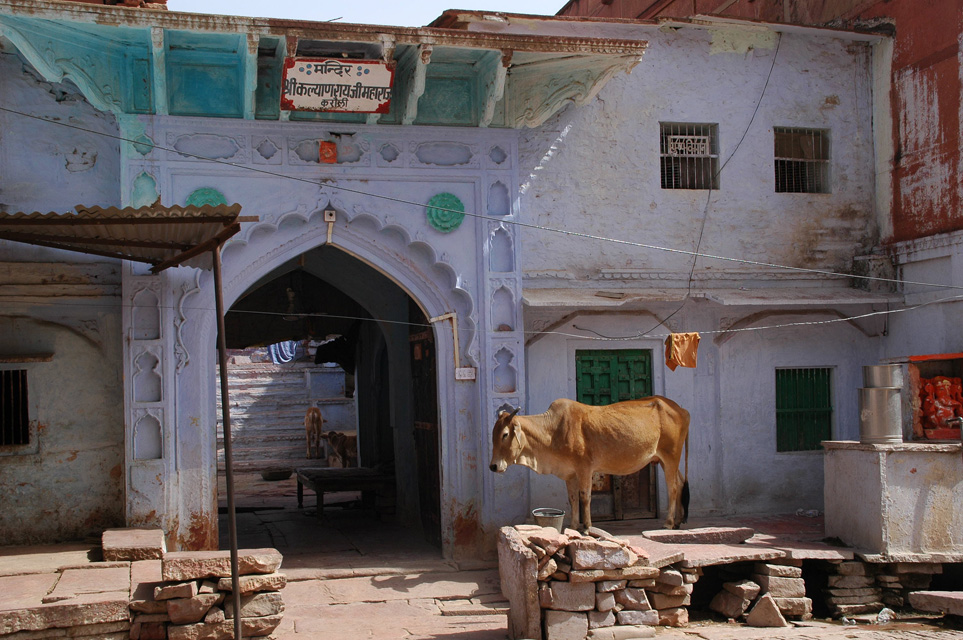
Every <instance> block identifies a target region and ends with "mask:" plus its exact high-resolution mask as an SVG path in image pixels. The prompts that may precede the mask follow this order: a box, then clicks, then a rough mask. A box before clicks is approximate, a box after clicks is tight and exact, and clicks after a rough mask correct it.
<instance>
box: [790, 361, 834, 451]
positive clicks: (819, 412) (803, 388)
mask: <svg viewBox="0 0 963 640" xmlns="http://www.w3.org/2000/svg"><path fill="white" fill-rule="evenodd" d="M832 433H833V395H832V369H828V368H819V369H816V368H812V369H777V370H776V451H811V450H814V449H819V448H821V446H822V445H821V444H820V443H821V442H822V441H823V440H829V439H831V437H832Z"/></svg>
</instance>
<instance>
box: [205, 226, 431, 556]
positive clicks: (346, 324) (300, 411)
mask: <svg viewBox="0 0 963 640" xmlns="http://www.w3.org/2000/svg"><path fill="white" fill-rule="evenodd" d="M225 325H226V332H227V335H226V339H227V344H228V347H229V349H235V350H244V351H234V352H233V353H234V355H235V358H233V359H232V363H231V364H229V367H231V368H232V369H233V370H236V371H235V372H234V373H233V374H232V378H231V379H232V383H231V390H230V392H231V395H232V398H231V402H232V423H236V424H234V428H233V443H234V456H235V465H234V468H235V474H238V473H239V472H240V473H241V474H242V475H243V474H248V476H250V478H249V482H248V483H247V486H248V487H249V491H248V493H247V494H245V492H244V491H243V485H244V478H241V480H240V481H239V484H241V485H242V490H241V492H240V494H239V496H238V507H239V508H240V509H242V510H243V509H245V508H257V507H258V506H259V505H260V506H262V507H263V506H265V505H266V504H268V503H270V504H272V505H274V506H275V507H276V506H277V505H279V504H280V505H282V506H283V507H284V508H287V507H288V506H289V505H287V503H288V502H291V504H292V505H293V504H295V502H296V498H295V493H296V480H295V477H292V478H289V479H287V480H280V481H274V482H276V483H277V484H270V483H271V482H272V481H266V480H263V479H262V478H261V477H260V476H261V473H260V472H261V471H263V470H265V469H268V468H270V469H278V468H280V469H284V468H291V469H297V468H299V467H319V466H321V467H323V466H326V465H328V464H331V460H330V458H329V457H328V456H327V455H325V456H322V458H321V459H308V458H307V455H308V451H307V446H306V443H307V441H306V434H305V428H304V416H305V412H306V411H307V409H308V407H310V406H317V407H318V408H319V409H320V410H321V412H322V414H323V415H324V419H325V423H324V427H323V429H324V431H325V432H328V431H339V432H343V433H345V434H348V435H351V436H354V437H356V442H357V463H356V464H357V465H358V466H361V467H368V468H376V469H378V470H379V471H381V472H383V473H388V474H391V475H393V476H394V477H395V490H394V495H379V496H378V498H377V501H376V504H375V505H373V506H374V508H373V509H369V508H365V509H359V511H358V517H359V518H368V519H369V521H370V524H371V526H377V525H378V522H379V521H384V519H385V518H391V519H394V520H396V521H397V522H399V523H401V524H404V525H406V526H410V527H413V528H417V529H420V530H422V531H423V535H424V537H425V538H426V540H428V541H430V542H432V543H433V544H435V545H440V540H441V529H440V482H439V476H440V470H439V456H438V398H437V391H436V365H435V349H434V342H433V340H434V336H433V328H432V327H431V325H430V324H429V323H428V321H427V319H426V318H425V316H424V313H423V312H422V311H421V309H420V308H419V306H418V305H417V303H416V302H415V301H414V300H413V299H411V298H410V296H409V295H408V294H407V292H405V291H404V290H403V289H401V288H400V287H399V286H398V285H397V284H395V283H394V281H393V280H391V279H390V278H388V277H386V276H385V275H384V274H382V273H380V272H379V271H377V270H376V269H374V268H372V267H370V266H368V265H367V264H365V263H364V262H362V261H360V260H358V259H356V258H354V257H353V256H351V255H349V254H348V253H346V252H344V251H342V250H340V249H338V248H337V247H332V246H327V245H325V246H321V247H318V248H316V249H313V250H311V251H309V252H307V253H305V254H303V255H301V256H299V257H298V258H297V259H294V260H292V261H290V262H289V263H287V264H285V265H283V266H281V267H279V268H278V269H276V270H275V271H273V272H272V273H270V274H268V275H267V276H265V277H264V278H262V279H261V280H260V281H258V282H257V283H255V284H254V285H253V286H252V287H251V288H250V289H249V290H248V291H247V292H246V293H245V294H244V295H243V296H241V298H239V299H238V300H237V301H236V302H235V304H234V305H233V306H232V308H231V310H230V311H229V312H228V313H227V315H226V318H225ZM413 336H417V339H411V338H412V337H413ZM278 344H285V345H287V346H285V347H284V348H283V349H279V348H278V347H277V345H278ZM271 345H275V346H274V347H272V346H271ZM415 345H417V349H416V346H415ZM315 350H317V352H318V353H322V354H323V355H322V356H319V358H318V362H317V363H316V362H315V359H314V353H315ZM279 351H281V352H283V353H284V354H285V355H293V356H294V357H293V358H292V359H291V360H290V361H288V362H279V361H278V358H277V357H275V356H276V354H275V352H279ZM416 351H417V357H415V352H416ZM252 353H255V354H258V355H256V356H255V358H259V359H260V360H261V361H262V362H260V363H253V364H252V363H251V355H250V354H252ZM268 356H271V357H268ZM271 358H273V360H272V359H271ZM241 365H243V367H242V366H241ZM242 370H243V371H244V373H243V374H240V373H238V372H241V371H242ZM235 412H236V414H237V415H238V418H236V419H235V418H234V414H235ZM219 444H220V443H219ZM219 453H221V450H220V449H219ZM325 453H326V454H329V453H330V447H329V450H328V451H326V452H325ZM219 472H220V473H223V456H222V455H221V456H219ZM282 475H283V474H282ZM389 493H390V492H389ZM222 494H223V492H222ZM260 494H271V495H270V500H269V501H266V500H265V499H264V498H265V496H264V495H260ZM221 498H222V502H223V495H221ZM332 498H333V500H332V499H329V497H328V496H325V506H326V507H327V506H328V505H329V504H331V503H332V501H333V502H335V503H337V502H338V499H339V496H333V497H332ZM341 499H343V500H344V501H345V503H346V506H348V505H349V503H350V502H351V499H352V496H350V495H349V496H344V497H341ZM245 501H247V503H248V504H249V505H251V506H250V507H249V506H248V504H246V503H245ZM350 506H365V507H371V506H372V505H371V504H370V503H368V504H365V505H360V504H358V503H355V505H350ZM309 507H310V508H312V509H313V507H314V496H313V495H311V494H310V492H309V493H308V495H307V496H306V499H305V508H309Z"/></svg>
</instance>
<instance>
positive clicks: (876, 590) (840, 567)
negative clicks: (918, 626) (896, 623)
mask: <svg viewBox="0 0 963 640" xmlns="http://www.w3.org/2000/svg"><path fill="white" fill-rule="evenodd" d="M942 571H943V565H942V564H940V563H928V562H894V563H868V562H861V561H858V560H854V561H850V562H840V563H838V564H835V565H832V566H831V571H830V575H829V578H828V585H827V588H826V590H825V596H826V605H827V606H828V608H829V611H830V613H832V614H833V615H834V616H837V617H841V616H853V615H860V614H865V613H877V612H879V611H880V610H881V609H882V608H883V607H890V608H893V609H900V608H902V607H904V606H906V605H907V604H908V603H909V594H910V593H911V592H913V591H919V590H921V589H927V588H929V586H930V582H931V581H932V577H933V575H934V574H939V573H942Z"/></svg>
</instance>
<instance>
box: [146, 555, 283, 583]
mask: <svg viewBox="0 0 963 640" xmlns="http://www.w3.org/2000/svg"><path fill="white" fill-rule="evenodd" d="M281 560H282V557H281V553H280V552H279V551H278V550H277V549H241V550H239V551H238V558H237V564H238V575H239V576H240V575H251V574H267V573H274V572H276V571H277V570H278V568H279V567H280V566H281ZM161 563H162V564H161V575H162V578H163V580H164V581H165V582H175V581H179V580H198V579H201V578H228V577H230V576H231V552H230V551H175V552H172V553H165V554H164V558H163V559H162V561H161Z"/></svg>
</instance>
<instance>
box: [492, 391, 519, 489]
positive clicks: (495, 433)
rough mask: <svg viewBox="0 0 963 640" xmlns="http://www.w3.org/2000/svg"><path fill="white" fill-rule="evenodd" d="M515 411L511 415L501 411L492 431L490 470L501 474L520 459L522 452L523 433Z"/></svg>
mask: <svg viewBox="0 0 963 640" xmlns="http://www.w3.org/2000/svg"><path fill="white" fill-rule="evenodd" d="M519 409H521V407H519V408H518V409H515V410H514V411H512V412H511V413H509V412H508V411H500V412H499V413H498V418H497V419H496V420H495V427H494V428H493V429H492V462H491V464H490V465H488V468H489V469H491V470H492V471H496V472H499V473H501V472H502V471H504V470H505V469H507V468H508V465H510V464H513V463H514V462H515V460H517V459H518V454H519V453H521V451H522V441H521V437H520V433H521V431H520V430H519V428H518V426H517V425H516V424H515V415H516V414H517V413H518V411H519Z"/></svg>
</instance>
